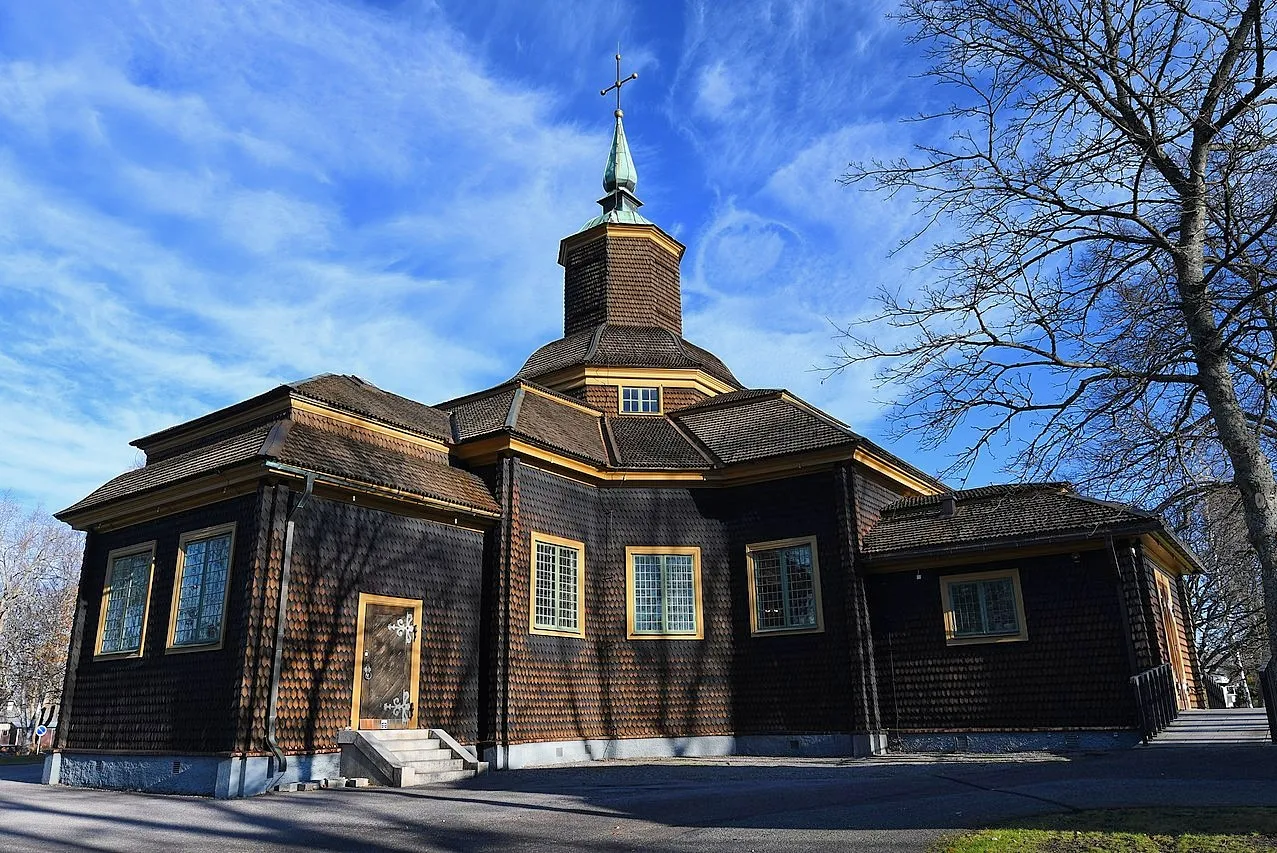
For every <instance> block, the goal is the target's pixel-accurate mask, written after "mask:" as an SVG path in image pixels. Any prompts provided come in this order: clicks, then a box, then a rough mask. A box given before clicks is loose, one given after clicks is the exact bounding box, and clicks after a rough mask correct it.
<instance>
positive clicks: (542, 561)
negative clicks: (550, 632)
mask: <svg viewBox="0 0 1277 853" xmlns="http://www.w3.org/2000/svg"><path fill="white" fill-rule="evenodd" d="M554 558H555V547H554V546H553V545H547V544H546V543H544V542H538V543H537V557H536V566H537V570H536V624H537V625H539V626H541V627H545V628H553V627H554V626H555V613H556V610H557V608H556V605H555V600H554V598H555V588H556V586H557V582H556V579H555V576H554V575H555V564H554Z"/></svg>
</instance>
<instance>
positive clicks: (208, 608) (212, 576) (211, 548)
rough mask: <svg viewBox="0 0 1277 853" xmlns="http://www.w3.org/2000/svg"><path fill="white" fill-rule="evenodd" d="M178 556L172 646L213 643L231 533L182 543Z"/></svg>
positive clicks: (217, 633)
mask: <svg viewBox="0 0 1277 853" xmlns="http://www.w3.org/2000/svg"><path fill="white" fill-rule="evenodd" d="M182 553H183V557H182V585H181V587H180V589H179V591H178V599H177V624H176V625H174V628H173V645H174V646H199V645H204V644H207V643H216V642H217V641H218V640H220V639H221V637H222V617H223V612H222V605H223V603H224V601H225V598H226V579H227V575H228V574H229V573H230V557H231V536H230V534H229V533H226V534H223V535H221V536H215V537H213V538H211V539H195V540H192V541H189V542H187V543H186V545H185V547H184V548H183V552H182Z"/></svg>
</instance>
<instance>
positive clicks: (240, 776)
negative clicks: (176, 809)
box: [42, 752, 341, 799]
mask: <svg viewBox="0 0 1277 853" xmlns="http://www.w3.org/2000/svg"><path fill="white" fill-rule="evenodd" d="M273 771H274V768H273V761H272V759H271V758H270V757H269V756H231V757H224V756H213V755H117V754H100V753H79V752H55V753H51V754H49V755H48V756H46V758H45V760H44V773H43V774H42V781H43V782H44V783H45V784H46V785H69V786H72V787H77V788H112V789H115V790H121V791H145V792H147V793H152V794H192V795H196V796H203V797H217V798H219V799H229V798H235V797H252V796H256V795H257V794H264V793H265V792H266V791H267V789H268V787H270V786H272V785H284V784H289V783H292V782H308V781H310V780H312V779H327V778H331V777H336V776H339V775H341V755H340V753H336V752H332V753H317V754H314V755H290V756H288V768H287V770H286V771H285V772H284V774H283V776H282V777H280V778H278V779H276V776H277V775H278V774H277V772H273Z"/></svg>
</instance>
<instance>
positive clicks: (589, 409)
mask: <svg viewBox="0 0 1277 853" xmlns="http://www.w3.org/2000/svg"><path fill="white" fill-rule="evenodd" d="M519 387H520V388H522V389H523V392H524V393H525V394H536V395H537V396H538V397H542V398H544V399H546V400H551V401H553V402H555V403H558V404H559V405H560V406H567V407H568V408H569V409H576V410H578V411H581V412H584V413H585V414H587V415H589V416H590V417H592V418H599V417H602V416H603V412H602V411H601V410H599V409H596V408H594V407H593V406H591V405H590V404H589V403H586V402H585V401H584V400H575V399H572V398H570V397H568V398H566V399H565V398H564V397H562V396H560V395H559V394H548V393H546V392H545V391H544V390H543V389H541V388H537V387H535V386H533V385H529V384H528V383H526V382H520V383H519ZM547 387H548V386H547ZM551 390H553V391H557V390H558V389H557V388H552V389H551Z"/></svg>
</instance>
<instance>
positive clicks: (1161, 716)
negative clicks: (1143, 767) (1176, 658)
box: [1131, 663, 1179, 743]
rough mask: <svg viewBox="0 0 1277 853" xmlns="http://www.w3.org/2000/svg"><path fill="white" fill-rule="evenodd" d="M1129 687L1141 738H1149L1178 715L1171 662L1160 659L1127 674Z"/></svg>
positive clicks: (1164, 727) (1146, 741)
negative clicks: (1144, 667)
mask: <svg viewBox="0 0 1277 853" xmlns="http://www.w3.org/2000/svg"><path fill="white" fill-rule="evenodd" d="M1131 689H1132V690H1134V692H1135V707H1136V708H1137V709H1138V710H1139V715H1140V732H1141V733H1142V734H1143V735H1144V742H1145V743H1148V742H1149V741H1151V740H1152V739H1153V738H1154V737H1155V736H1156V735H1157V734H1158V733H1159V732H1161V731H1163V730H1165V729H1166V727H1167V726H1169V725H1170V724H1171V721H1172V720H1174V719H1175V718H1176V717H1178V716H1179V704H1178V703H1177V702H1176V701H1175V674H1174V672H1172V671H1171V665H1170V664H1169V663H1164V664H1162V665H1161V666H1155V667H1153V668H1152V669H1146V670H1144V671H1143V672H1141V673H1140V674H1139V675H1134V676H1131Z"/></svg>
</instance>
